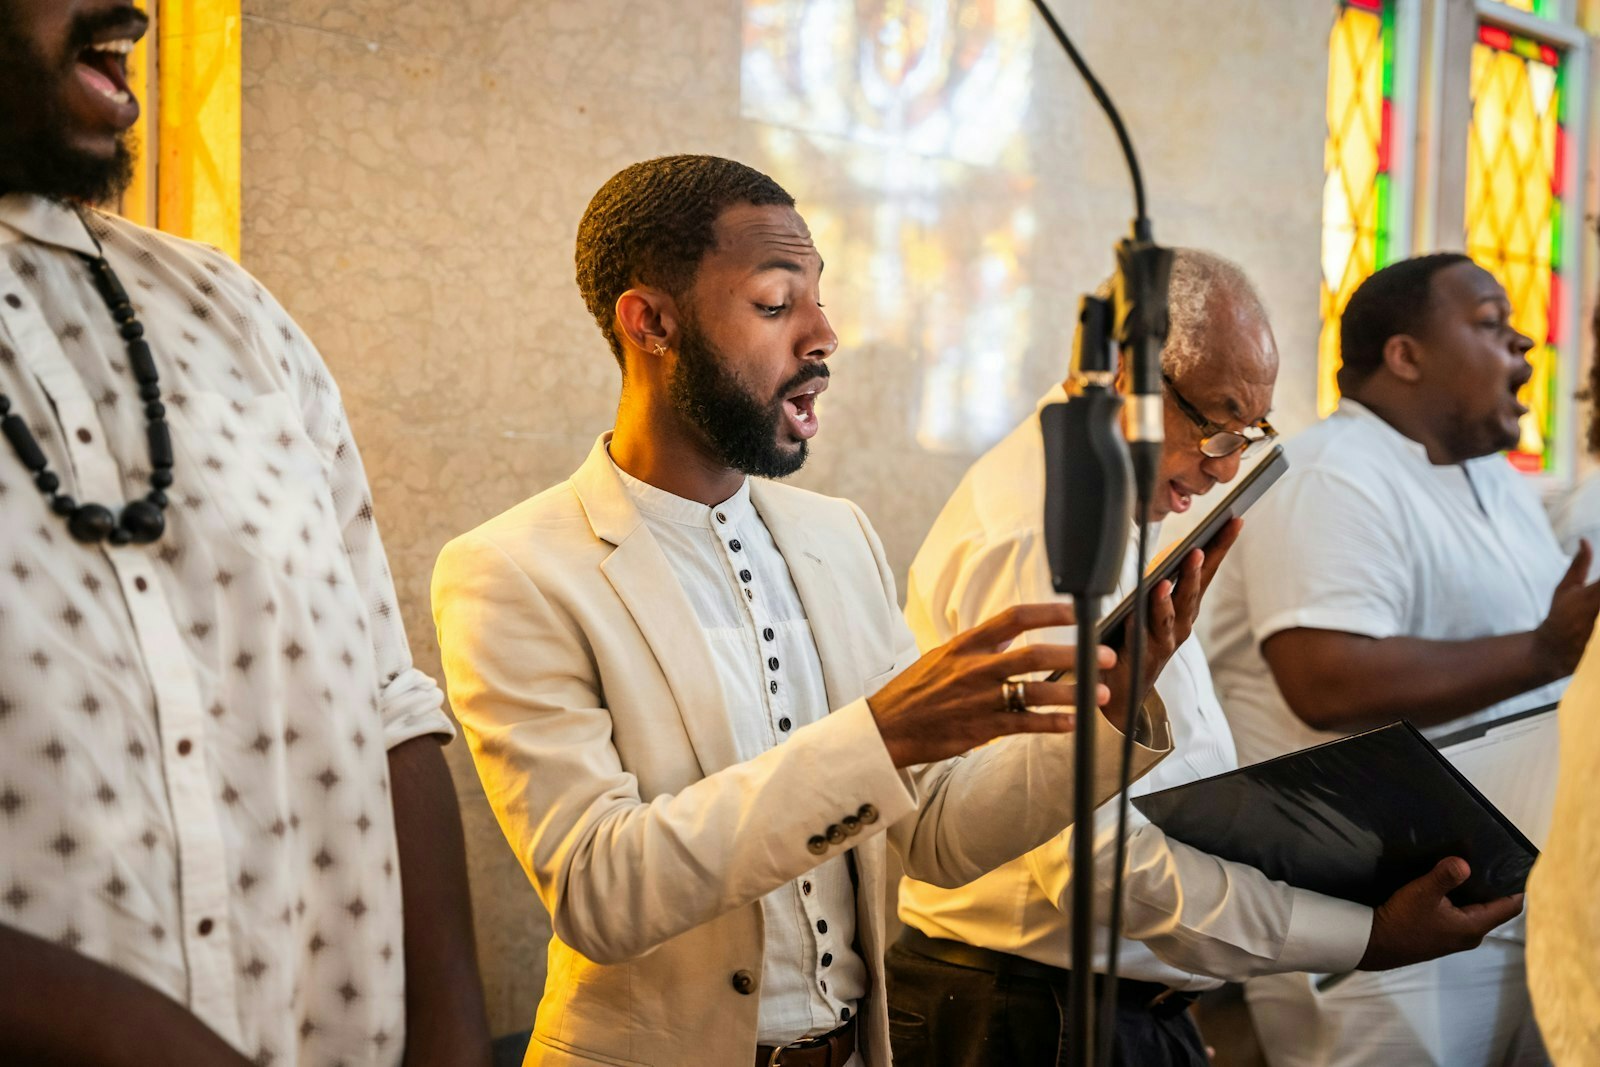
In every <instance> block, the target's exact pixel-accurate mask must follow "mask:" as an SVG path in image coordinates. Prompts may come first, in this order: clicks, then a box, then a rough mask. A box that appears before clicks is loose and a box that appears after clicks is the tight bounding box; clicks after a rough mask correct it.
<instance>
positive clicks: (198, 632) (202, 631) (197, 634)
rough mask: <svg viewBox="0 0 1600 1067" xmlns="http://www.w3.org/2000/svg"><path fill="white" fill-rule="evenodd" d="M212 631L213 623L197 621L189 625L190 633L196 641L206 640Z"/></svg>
mask: <svg viewBox="0 0 1600 1067" xmlns="http://www.w3.org/2000/svg"><path fill="white" fill-rule="evenodd" d="M210 632H211V624H210V623H209V622H197V623H194V624H193V625H192V626H190V627H189V635H190V636H191V637H193V638H194V639H195V640H196V641H204V640H205V639H206V635H207V634H209V633H210Z"/></svg>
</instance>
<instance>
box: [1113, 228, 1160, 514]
mask: <svg viewBox="0 0 1600 1067" xmlns="http://www.w3.org/2000/svg"><path fill="white" fill-rule="evenodd" d="M1171 276H1172V250H1171V249H1170V248H1163V247H1161V246H1160V245H1157V244H1156V243H1155V242H1154V241H1153V240H1152V238H1151V231H1150V220H1149V219H1146V218H1138V219H1135V220H1134V224H1133V235H1132V236H1131V237H1125V238H1123V239H1122V240H1121V241H1120V242H1118V244H1117V276H1116V283H1115V285H1114V286H1113V290H1112V292H1113V299H1114V300H1115V304H1116V338H1117V343H1118V345H1119V346H1120V347H1121V349H1122V358H1123V359H1124V360H1125V361H1126V363H1127V367H1128V390H1127V391H1128V405H1127V411H1126V418H1125V420H1124V423H1123V426H1124V432H1125V433H1126V434H1127V438H1128V451H1129V453H1130V455H1131V456H1132V459H1133V476H1134V489H1135V492H1136V493H1137V495H1138V501H1139V512H1138V514H1139V520H1140V521H1141V522H1149V521H1150V519H1149V505H1150V499H1151V497H1152V496H1153V495H1154V493H1155V488H1156V471H1157V469H1158V468H1159V467H1160V464H1161V443H1162V439H1163V438H1164V437H1165V433H1164V432H1163V414H1162V401H1161V349H1162V348H1163V347H1164V346H1165V345H1166V343H1167V323H1168V316H1167V282H1168V280H1169V279H1170V278H1171Z"/></svg>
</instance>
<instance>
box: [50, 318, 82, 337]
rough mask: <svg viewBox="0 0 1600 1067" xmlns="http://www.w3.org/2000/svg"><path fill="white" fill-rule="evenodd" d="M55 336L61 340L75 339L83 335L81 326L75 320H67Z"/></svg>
mask: <svg viewBox="0 0 1600 1067" xmlns="http://www.w3.org/2000/svg"><path fill="white" fill-rule="evenodd" d="M56 336H58V337H60V338H61V340H62V341H77V340H79V339H81V338H82V337H83V327H82V326H80V325H79V324H78V323H76V322H69V323H67V324H66V325H65V326H63V327H61V332H60V333H59V334H57V335H56Z"/></svg>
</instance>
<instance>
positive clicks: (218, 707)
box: [206, 700, 227, 719]
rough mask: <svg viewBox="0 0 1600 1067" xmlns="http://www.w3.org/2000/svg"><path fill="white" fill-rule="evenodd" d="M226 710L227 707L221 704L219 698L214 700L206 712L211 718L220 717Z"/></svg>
mask: <svg viewBox="0 0 1600 1067" xmlns="http://www.w3.org/2000/svg"><path fill="white" fill-rule="evenodd" d="M226 710H227V709H226V708H224V707H223V706H222V701H220V700H218V701H216V702H214V703H213V704H212V705H211V706H210V707H209V708H207V709H206V711H207V713H209V714H210V716H211V717H212V718H213V719H220V718H222V716H223V714H224V712H225V711H226Z"/></svg>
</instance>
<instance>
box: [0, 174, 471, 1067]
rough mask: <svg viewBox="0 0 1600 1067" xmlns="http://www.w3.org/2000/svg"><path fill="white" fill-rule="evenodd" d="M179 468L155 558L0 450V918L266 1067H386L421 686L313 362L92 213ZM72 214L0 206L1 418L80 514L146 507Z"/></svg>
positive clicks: (135, 445) (145, 470) (287, 334)
mask: <svg viewBox="0 0 1600 1067" xmlns="http://www.w3.org/2000/svg"><path fill="white" fill-rule="evenodd" d="M87 218H88V222H89V225H90V226H92V227H93V230H94V234H95V236H96V237H97V238H98V239H99V240H100V242H102V244H103V245H104V250H105V256H106V258H107V260H108V261H109V262H110V263H111V265H112V267H113V269H114V270H115V271H116V272H117V274H118V275H119V277H120V278H121V280H122V283H123V285H124V286H125V287H126V289H127V291H128V292H129V294H130V295H131V297H132V300H133V304H134V306H135V309H136V311H137V313H138V316H139V319H140V321H141V322H142V323H143V324H144V328H145V336H146V339H147V340H148V341H149V343H150V346H151V348H152V350H153V351H154V353H155V359H156V363H157V367H158V369H159V371H160V374H161V389H162V394H163V401H164V402H165V404H166V406H167V419H168V423H169V425H170V427H171V433H172V438H173V447H174V451H175V454H176V464H175V469H174V478H175V482H174V485H173V487H172V489H171V490H170V491H169V496H170V498H171V505H170V507H169V508H168V509H167V530H166V533H165V535H164V536H163V537H162V538H161V539H160V540H158V541H156V542H155V543H154V544H150V545H142V546H141V545H128V546H124V547H109V546H104V545H84V544H80V543H78V542H76V541H74V540H73V539H72V537H71V536H70V535H69V534H68V533H67V529H66V525H65V523H64V522H63V520H62V519H61V518H60V517H58V516H57V515H55V514H53V513H52V512H51V511H50V509H49V506H48V501H47V499H46V498H45V496H44V495H43V494H41V493H40V492H39V491H38V490H37V489H36V488H35V487H34V485H33V484H32V479H31V478H30V476H29V474H28V472H27V470H26V469H25V468H24V467H23V465H22V463H21V461H20V460H19V459H18V458H17V456H16V454H15V453H14V452H13V450H12V449H11V447H10V446H9V445H6V444H3V443H0V922H3V923H5V924H6V925H8V926H11V927H14V928H16V929H20V930H23V931H25V932H28V933H31V934H33V935H35V936H38V937H41V938H46V939H48V940H51V941H54V942H57V943H59V944H62V945H65V946H67V947H69V948H72V949H74V950H75V951H77V952H80V953H83V954H84V955H86V956H89V957H92V958H94V959H96V960H99V961H101V962H104V963H106V964H109V965H111V966H114V967H118V968H120V969H122V970H124V971H126V972H128V973H130V974H132V975H133V976H134V977H136V978H138V979H139V980H140V981H142V982H144V983H146V984H148V985H150V986H152V987H154V988H156V989H158V990H160V991H161V992H163V993H165V994H167V995H168V996H170V997H172V998H174V999H175V1000H177V1001H178V1002H179V1003H182V1004H185V1005H187V1006H188V1008H189V1009H190V1010H191V1011H192V1012H194V1014H195V1015H196V1016H198V1017H199V1019H200V1020H201V1021H203V1022H204V1023H205V1024H206V1025H208V1026H210V1027H211V1028H212V1029H214V1030H215V1031H216V1032H217V1033H218V1034H220V1035H221V1036H222V1037H223V1038H225V1039H226V1040H227V1041H229V1042H230V1043H232V1044H233V1045H234V1046H236V1047H237V1048H238V1049H240V1050H241V1051H242V1052H243V1053H244V1054H245V1055H247V1056H249V1057H252V1058H254V1059H255V1061H256V1062H257V1063H261V1064H271V1065H274V1067H285V1065H295V1064H310V1063H332V1062H337V1061H343V1062H346V1063H350V1064H355V1063H362V1064H386V1063H394V1062H397V1061H398V1060H399V1058H400V1056H401V1053H402V1051H403V1048H404V1044H405V1033H404V1025H405V1012H404V990H405V986H404V973H403V960H404V955H403V945H402V937H401V907H400V878H399V873H400V872H399V869H398V860H397V857H396V849H395V831H394V819H393V810H392V807H391V804H390V798H389V795H388V764H387V758H386V753H387V750H388V749H389V748H390V747H392V746H394V745H397V744H399V743H400V742H402V741H405V740H407V739H409V738H412V737H417V736H420V735H423V734H429V733H442V734H448V733H449V732H450V731H451V726H450V722H449V720H448V719H447V718H446V717H445V715H444V713H443V710H442V695H441V693H440V691H439V689H438V687H437V686H436V685H435V684H434V682H433V681H432V680H431V679H429V678H428V677H426V676H425V675H423V674H421V673H419V672H418V671H416V670H415V669H414V668H413V667H412V665H411V658H410V654H409V652H408V650H407V646H406V640H405V634H404V632H403V631H402V628H401V623H400V615H399V612H398V610H397V609H396V604H395V594H394V587H393V583H392V581H391V579H390V576H389V571H388V567H387V563H386V561H385V558H384V554H383V548H382V545H381V544H380V542H379V539H378V532H377V528H376V526H375V525H374V523H373V519H372V508H371V502H370V496H369V493H368V488H367V482H366V476H365V474H364V472H363V469H362V466H361V461H360V458H359V456H358V455H357V452H356V448H355V444H354V442H353V441H352V440H351V437H350V429H349V426H348V424H347V422H346V420H345V415H344V410H343V407H342V405H341V403H340V400H339V394H338V391H337V389H336V388H335V386H334V384H333V381H332V379H331V377H330V376H329V374H328V371H327V369H326V367H325V366H324V365H323V362H322V360H321V358H320V356H318V354H317V352H316V350H315V349H314V348H313V347H312V345H311V344H310V343H309V342H308V341H307V340H306V338H305V337H304V336H303V335H302V334H301V333H300V331H299V330H298V329H297V328H296V327H295V325H294V323H292V322H291V321H290V319H289V316H288V315H287V314H286V313H285V312H284V310H283V309H282V308H281V307H279V306H278V304H277V303H276V302H275V301H274V300H273V299H272V297H271V296H269V295H268V294H267V293H266V292H265V291H264V290H263V289H262V288H261V286H260V285H259V284H257V283H256V282H255V281H254V279H252V278H251V277H250V276H249V275H248V274H246V273H245V272H244V271H242V270H241V269H240V268H239V267H237V266H236V265H235V264H234V263H232V262H231V261H230V260H228V259H227V258H226V257H225V256H223V255H222V254H221V253H219V252H217V251H215V250H212V249H207V248H202V247H200V246H197V245H193V244H190V243H188V242H184V241H180V240H177V239H175V238H172V237H170V236H167V235H164V234H159V233H155V232H152V231H148V230H144V229H141V228H139V227H137V226H134V225H132V224H130V223H127V222H125V221H122V220H120V219H115V218H111V217H106V216H101V215H89V216H88V217H87ZM93 252H94V245H93V243H92V242H91V241H90V239H89V237H88V235H87V233H86V231H85V229H84V226H83V224H82V223H81V222H80V220H79V218H78V217H77V216H76V215H75V214H73V213H72V212H71V211H69V210H67V209H65V208H62V207H60V206H57V205H55V204H52V203H50V202H48V201H45V200H41V199H38V198H34V197H24V196H17V195H11V196H5V197H0V392H3V393H4V394H5V395H6V396H7V397H8V398H9V399H10V401H11V406H12V410H13V411H14V412H16V413H17V414H19V415H21V416H22V417H23V418H24V419H26V421H27V422H28V423H29V425H30V426H31V427H32V429H33V433H34V436H35V437H36V438H37V440H38V442H39V444H40V446H41V447H42V448H43V450H44V452H45V454H46V455H47V457H48V459H49V469H50V470H52V471H54V472H55V473H56V474H58V475H59V476H60V478H61V481H62V484H63V492H65V493H67V494H69V495H71V496H72V497H74V498H75V499H77V500H78V501H80V502H89V501H93V502H96V503H100V504H104V505H106V506H108V507H110V508H112V509H113V510H114V511H115V510H116V509H118V508H120V507H121V506H122V504H123V503H124V502H126V501H129V500H134V499H138V498H140V497H142V496H143V495H144V494H145V493H146V492H148V490H149V459H148V451H147V445H146V440H145V420H144V413H143V410H142V409H143V404H142V403H141V402H140V401H139V398H138V387H137V384H136V383H135V382H134V380H133V376H132V373H131V372H130V370H129V368H128V365H127V357H126V353H125V349H124V346H123V343H122V341H121V339H120V338H119V337H118V335H117V330H116V324H115V323H114V322H113V320H112V318H111V315H110V313H109V311H108V310H107V308H106V306H105V304H104V302H103V301H102V300H101V298H100V296H99V295H98V293H97V292H96V291H95V289H94V286H93V284H92V281H91V276H90V273H89V270H88V268H87V266H86V265H85V264H84V262H83V261H82V259H80V257H79V255H78V254H77V253H85V254H93Z"/></svg>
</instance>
